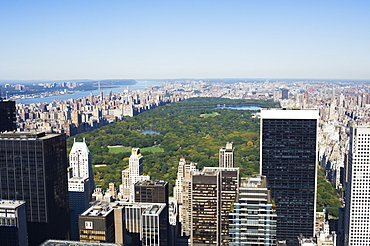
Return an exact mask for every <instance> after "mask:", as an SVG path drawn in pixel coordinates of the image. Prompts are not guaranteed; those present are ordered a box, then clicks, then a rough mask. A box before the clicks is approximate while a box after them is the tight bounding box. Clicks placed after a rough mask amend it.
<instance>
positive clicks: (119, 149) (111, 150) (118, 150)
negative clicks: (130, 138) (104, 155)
mask: <svg viewBox="0 0 370 246" xmlns="http://www.w3.org/2000/svg"><path fill="white" fill-rule="evenodd" d="M131 150H132V147H115V148H109V153H127V152H131ZM140 151H141V152H142V153H145V152H147V153H148V152H150V153H158V152H164V149H163V148H161V147H158V146H152V147H147V148H141V149H140Z"/></svg>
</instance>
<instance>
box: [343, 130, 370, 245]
mask: <svg viewBox="0 0 370 246" xmlns="http://www.w3.org/2000/svg"><path fill="white" fill-rule="evenodd" d="M369 156H370V127H369V126H367V127H364V126H363V127H353V128H351V132H350V142H349V152H348V183H347V190H346V207H345V220H344V223H345V236H344V241H345V244H344V245H346V246H347V245H353V246H356V245H370V219H369V213H370V206H369V204H370V174H369V173H370V166H369V161H370V160H369V158H370V157H369Z"/></svg>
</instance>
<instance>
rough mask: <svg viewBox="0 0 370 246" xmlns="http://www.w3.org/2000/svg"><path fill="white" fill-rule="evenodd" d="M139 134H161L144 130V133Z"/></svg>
mask: <svg viewBox="0 0 370 246" xmlns="http://www.w3.org/2000/svg"><path fill="white" fill-rule="evenodd" d="M140 134H157V135H158V134H161V133H160V132H156V131H151V130H145V131H142V132H140Z"/></svg>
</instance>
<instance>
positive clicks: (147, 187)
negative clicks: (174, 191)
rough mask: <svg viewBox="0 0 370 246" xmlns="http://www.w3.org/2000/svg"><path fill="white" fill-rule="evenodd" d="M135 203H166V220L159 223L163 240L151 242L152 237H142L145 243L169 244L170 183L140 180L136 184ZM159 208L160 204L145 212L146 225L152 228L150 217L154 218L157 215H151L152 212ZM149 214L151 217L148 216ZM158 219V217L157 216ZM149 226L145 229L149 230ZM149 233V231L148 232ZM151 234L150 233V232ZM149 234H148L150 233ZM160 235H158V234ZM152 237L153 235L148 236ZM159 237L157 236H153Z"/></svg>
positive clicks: (164, 209) (164, 208)
mask: <svg viewBox="0 0 370 246" xmlns="http://www.w3.org/2000/svg"><path fill="white" fill-rule="evenodd" d="M135 203H140V204H145V203H160V204H164V206H163V208H161V210H163V214H164V221H163V222H162V223H161V224H158V227H159V229H160V232H161V235H160V237H158V239H159V238H160V239H161V241H160V243H159V242H158V243H154V244H153V243H152V244H151V243H150V238H149V239H148V238H147V239H144V238H143V239H142V240H143V245H164V246H165V245H169V244H168V243H169V240H168V238H169V224H168V222H169V221H168V183H167V182H165V181H162V180H145V181H138V182H137V183H136V184H135ZM158 209H159V207H158V206H156V207H154V208H152V209H150V210H149V211H147V212H144V213H143V216H144V215H145V216H144V217H143V218H146V219H145V220H144V226H146V227H149V228H150V226H151V225H150V223H149V220H148V219H150V218H153V220H154V219H155V218H157V217H150V212H153V213H156V212H157V210H158ZM148 216H149V217H148ZM157 219H158V218H157ZM155 223H156V222H155ZM149 228H147V229H145V227H144V228H143V229H144V232H145V230H146V231H147V232H148V231H149ZM148 233H149V232H148ZM149 234H150V233H149ZM149 234H148V235H149ZM157 236H158V235H157ZM148 237H152V236H148ZM153 238H157V237H153ZM153 240H154V239H153ZM153 240H152V241H153Z"/></svg>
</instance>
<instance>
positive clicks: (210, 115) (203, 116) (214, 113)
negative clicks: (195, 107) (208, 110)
mask: <svg viewBox="0 0 370 246" xmlns="http://www.w3.org/2000/svg"><path fill="white" fill-rule="evenodd" d="M217 115H220V114H219V113H217V112H213V113H212V114H201V115H200V117H202V118H209V117H216V116H217Z"/></svg>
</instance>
